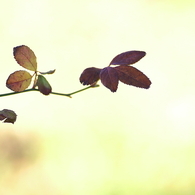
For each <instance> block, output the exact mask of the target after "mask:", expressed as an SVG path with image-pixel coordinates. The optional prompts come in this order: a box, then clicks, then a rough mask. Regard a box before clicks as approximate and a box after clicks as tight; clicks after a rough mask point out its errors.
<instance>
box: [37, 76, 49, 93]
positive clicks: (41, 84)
mask: <svg viewBox="0 0 195 195" xmlns="http://www.w3.org/2000/svg"><path fill="white" fill-rule="evenodd" d="M36 86H38V89H39V91H40V92H41V93H42V94H44V95H49V94H50V93H51V90H52V88H51V85H50V84H49V82H48V81H47V79H46V78H45V77H44V76H42V75H38V79H37V83H36Z"/></svg>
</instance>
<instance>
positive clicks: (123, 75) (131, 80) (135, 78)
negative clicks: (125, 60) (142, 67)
mask: <svg viewBox="0 0 195 195" xmlns="http://www.w3.org/2000/svg"><path fill="white" fill-rule="evenodd" d="M115 70H116V71H117V72H118V77H119V80H120V81H121V82H123V83H125V84H128V85H133V86H135V87H141V88H145V89H148V88H149V87H150V85H151V81H150V80H149V78H148V77H147V76H146V75H144V74H143V73H142V72H141V71H139V70H138V69H136V68H134V67H133V66H117V67H115Z"/></svg>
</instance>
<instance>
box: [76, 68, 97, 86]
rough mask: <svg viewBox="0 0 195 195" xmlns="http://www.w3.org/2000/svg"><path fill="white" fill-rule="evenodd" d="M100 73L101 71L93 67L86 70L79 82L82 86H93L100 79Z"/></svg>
mask: <svg viewBox="0 0 195 195" xmlns="http://www.w3.org/2000/svg"><path fill="white" fill-rule="evenodd" d="M100 71H101V69H99V68H95V67H90V68H86V69H85V70H84V71H83V72H82V74H81V76H80V78H79V80H80V82H81V83H82V84H83V85H93V84H95V83H96V82H97V81H98V80H99V79H100Z"/></svg>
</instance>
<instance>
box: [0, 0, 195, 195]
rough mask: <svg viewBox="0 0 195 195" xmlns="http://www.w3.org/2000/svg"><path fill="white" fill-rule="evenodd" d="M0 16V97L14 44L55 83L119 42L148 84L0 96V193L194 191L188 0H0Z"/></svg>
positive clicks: (73, 81)
mask: <svg viewBox="0 0 195 195" xmlns="http://www.w3.org/2000/svg"><path fill="white" fill-rule="evenodd" d="M0 18H1V20H0V42H1V45H0V64H1V65H0V83H1V90H0V93H1V94H3V93H8V92H10V90H9V89H7V88H6V86H5V82H6V79H7V77H8V76H9V74H10V73H12V72H14V71H15V70H21V69H23V68H22V67H20V66H19V65H18V64H17V63H16V62H15V60H14V58H13V54H12V53H13V47H15V46H18V45H23V44H24V45H27V46H29V47H30V48H31V49H32V50H33V51H34V52H35V54H36V56H37V61H38V67H39V70H40V71H48V70H52V69H56V72H55V74H53V75H48V76H47V79H48V81H49V82H50V84H51V85H52V88H53V91H55V92H61V93H69V92H73V91H76V90H78V89H81V88H83V86H82V85H81V84H80V83H79V76H80V74H81V72H82V71H83V70H84V69H85V68H87V67H92V66H94V67H99V68H103V67H105V66H107V65H108V64H109V62H110V61H111V60H112V58H113V57H115V56H116V55H117V54H119V53H122V52H125V51H129V50H142V51H146V52H147V55H146V56H145V57H144V58H143V59H142V60H140V61H139V62H138V63H136V64H134V66H135V67H136V68H138V69H139V70H141V71H142V72H144V73H145V74H146V75H147V76H148V77H149V78H150V79H151V81H152V85H151V88H150V89H148V90H145V89H140V88H136V87H132V86H128V85H125V84H122V83H120V84H119V88H118V91H117V92H116V93H112V92H110V91H109V90H108V89H107V88H105V87H103V86H102V85H101V83H100V85H101V86H100V87H99V88H95V89H89V90H86V91H84V92H81V93H79V94H75V95H74V96H73V98H67V97H62V96H55V95H49V96H44V95H42V94H40V93H39V92H29V93H25V94H17V95H14V96H8V97H1V98H0V100H1V101H0V102H1V104H0V105H1V106H0V107H1V110H2V109H4V108H6V109H12V110H14V111H15V112H16V113H17V115H18V118H17V121H16V123H15V124H14V125H12V124H4V123H1V124H0V194H2V195H27V194H28V195H31V194H32V195H34V194H42V195H65V194H67V195H119V194H120V195H129V194H133V195H142V194H143V195H146V194H150V195H161V194H163V195H165V194H166V195H169V194H170V195H193V194H195V166H194V165H195V152H194V151H195V122H194V116H195V79H194V74H195V58H194V51H195V26H194V21H195V2H194V0H191V1H190V0H177V1H176V0H156V1H154V0H112V1H111V0H82V1H76V0H72V1H63V0H55V1H54V0H33V1H32V0H29V1H26V0H7V1H4V2H2V4H1V6H0Z"/></svg>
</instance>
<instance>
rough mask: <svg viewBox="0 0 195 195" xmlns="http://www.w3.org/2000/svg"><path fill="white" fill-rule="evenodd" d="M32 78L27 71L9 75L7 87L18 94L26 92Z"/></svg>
mask: <svg viewBox="0 0 195 195" xmlns="http://www.w3.org/2000/svg"><path fill="white" fill-rule="evenodd" d="M31 79H32V76H31V75H30V74H29V72H27V71H25V70H19V71H16V72H14V73H12V74H10V75H9V77H8V79H7V81H6V86H7V87H8V88H9V89H11V90H13V91H16V92H19V91H24V90H25V89H26V88H27V87H28V86H29V85H30V83H31Z"/></svg>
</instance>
